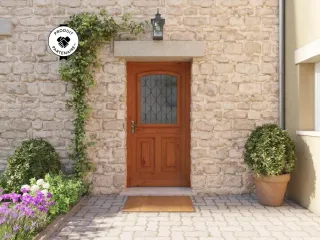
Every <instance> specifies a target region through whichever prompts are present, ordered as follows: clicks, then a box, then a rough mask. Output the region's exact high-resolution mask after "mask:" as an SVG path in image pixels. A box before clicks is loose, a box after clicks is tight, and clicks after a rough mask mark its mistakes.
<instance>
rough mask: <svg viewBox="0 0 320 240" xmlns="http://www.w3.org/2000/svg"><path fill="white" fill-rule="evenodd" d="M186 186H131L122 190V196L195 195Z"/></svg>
mask: <svg viewBox="0 0 320 240" xmlns="http://www.w3.org/2000/svg"><path fill="white" fill-rule="evenodd" d="M193 195H195V193H193V192H192V189H191V188H186V187H131V188H125V189H123V190H122V191H121V192H120V196H193Z"/></svg>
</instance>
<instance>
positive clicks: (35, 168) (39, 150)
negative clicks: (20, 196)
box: [3, 139, 61, 192]
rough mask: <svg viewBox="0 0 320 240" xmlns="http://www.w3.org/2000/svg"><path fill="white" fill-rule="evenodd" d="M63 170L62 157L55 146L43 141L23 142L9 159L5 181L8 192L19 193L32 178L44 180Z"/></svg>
mask: <svg viewBox="0 0 320 240" xmlns="http://www.w3.org/2000/svg"><path fill="white" fill-rule="evenodd" d="M60 170H61V163H60V157H59V155H58V153H57V152H56V151H55V149H54V148H53V146H52V145H51V144H50V143H48V142H46V141H45V140H43V139H31V140H27V141H24V142H22V144H21V146H20V147H18V148H17V149H16V151H15V152H14V154H13V155H12V156H11V157H10V158H9V159H8V165H7V168H6V170H5V172H4V179H3V181H7V183H6V186H5V187H6V188H5V191H6V192H10V191H15V192H19V191H20V187H21V186H22V185H23V184H28V183H29V179H30V178H33V177H35V178H37V179H38V178H43V177H44V176H45V175H46V174H47V173H58V172H59V171H60Z"/></svg>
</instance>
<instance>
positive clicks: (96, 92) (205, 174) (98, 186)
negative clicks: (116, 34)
mask: <svg viewBox="0 0 320 240" xmlns="http://www.w3.org/2000/svg"><path fill="white" fill-rule="evenodd" d="M158 7H159V10H160V13H161V14H162V16H163V17H165V18H166V25H165V36H164V39H165V40H166V41H169V40H170V41H175V40H186V41H189V40H204V41H205V42H206V47H207V50H206V54H205V57H203V58H195V59H194V60H193V64H192V106H191V109H192V110H191V119H192V123H191V140H192V143H191V144H192V150H191V161H192V166H191V169H192V176H191V182H192V187H193V189H194V190H195V191H196V192H201V193H208V192H214V193H243V192H246V191H249V190H250V187H251V186H252V181H251V178H250V175H249V174H248V170H247V168H246V166H245V165H244V163H243V158H242V152H243V146H244V143H245V140H246V137H247V136H248V134H249V132H250V131H251V130H252V129H253V128H254V127H255V126H257V125H260V124H262V123H266V122H277V120H278V95H277V94H278V93H277V92H278V76H277V55H278V17H277V13H278V1H277V0H148V1H147V0H68V1H65V0H14V1H13V0H0V17H3V18H9V19H11V21H12V22H13V24H14V29H13V36H11V37H4V36H0V82H1V84H0V94H1V95H0V96H1V97H0V163H1V167H2V168H3V167H4V166H5V162H6V158H7V157H8V156H9V155H10V154H11V153H12V152H13V151H14V148H15V147H16V146H17V145H18V144H19V143H20V142H21V141H22V140H24V139H27V138H31V137H43V138H46V139H47V140H49V141H50V142H51V143H52V144H53V145H54V146H55V147H56V149H57V150H58V151H59V153H60V154H61V156H62V158H63V160H64V162H65V163H66V166H67V168H70V164H69V163H68V161H67V153H68V145H69V144H70V139H71V131H72V122H71V121H72V118H73V114H72V112H70V111H69V110H67V107H66V100H67V99H68V98H69V95H68V89H69V87H68V86H67V85H66V84H65V83H64V82H62V81H60V79H59V74H58V68H59V62H58V58H57V57H56V56H55V55H53V54H52V53H51V51H50V50H49V48H48V46H47V39H48V35H49V33H50V31H51V30H52V29H53V28H55V27H56V26H57V25H58V24H60V23H62V22H63V21H64V20H65V19H67V18H68V17H69V16H70V15H72V14H75V13H79V12H83V11H90V12H93V11H94V12H97V11H99V9H102V8H105V9H106V10H107V11H108V12H110V13H115V14H122V13H132V14H133V18H134V20H137V21H142V20H148V21H149V20H150V19H151V18H152V17H153V16H154V14H155V13H156V9H157V8H158ZM141 39H142V40H150V39H151V35H150V32H148V33H147V34H146V35H145V36H142V37H141ZM100 58H101V61H102V63H103V67H102V68H101V69H100V70H99V71H98V73H97V75H96V80H97V85H96V87H94V88H93V89H92V90H91V91H90V94H89V95H88V98H89V101H90V104H91V106H92V108H93V113H92V115H91V117H90V119H89V121H88V124H87V127H86V128H87V131H88V136H89V138H90V139H92V140H95V141H96V142H97V143H96V145H95V146H94V147H92V148H91V149H90V150H89V156H90V159H91V160H92V161H94V162H95V163H96V171H95V172H94V173H93V174H92V176H91V177H92V180H93V183H94V184H93V186H94V189H93V191H94V193H111V192H118V191H119V190H120V189H121V188H122V187H123V186H124V185H125V171H126V164H125V159H126V153H125V149H126V146H125V137H126V134H125V130H124V128H125V117H126V103H125V97H126V96H125V90H126V76H125V71H126V70H125V61H124V60H120V59H116V58H114V57H113V53H112V50H111V48H110V46H104V47H103V49H102V50H101V54H100Z"/></svg>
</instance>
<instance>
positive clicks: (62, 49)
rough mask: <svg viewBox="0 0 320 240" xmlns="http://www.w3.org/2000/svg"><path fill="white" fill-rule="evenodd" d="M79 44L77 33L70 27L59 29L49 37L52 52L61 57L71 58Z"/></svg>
mask: <svg viewBox="0 0 320 240" xmlns="http://www.w3.org/2000/svg"><path fill="white" fill-rule="evenodd" d="M78 44H79V38H78V35H77V33H76V32H75V31H74V30H73V29H72V28H69V27H57V28H55V29H54V30H53V31H52V32H51V33H50V35H49V47H50V49H51V51H52V52H53V53H54V54H56V55H58V56H61V57H67V56H70V55H71V54H72V53H74V52H75V51H76V50H77V48H78Z"/></svg>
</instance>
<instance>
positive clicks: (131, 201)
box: [122, 196, 195, 212]
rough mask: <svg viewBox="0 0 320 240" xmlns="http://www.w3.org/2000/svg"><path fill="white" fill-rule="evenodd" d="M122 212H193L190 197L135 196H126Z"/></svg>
mask: <svg viewBox="0 0 320 240" xmlns="http://www.w3.org/2000/svg"><path fill="white" fill-rule="evenodd" d="M122 211H123V212H195V209H194V207H193V205H192V201H191V199H190V197H186V196H135V197H128V199H127V201H126V203H125V205H124V206H123V209H122Z"/></svg>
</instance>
